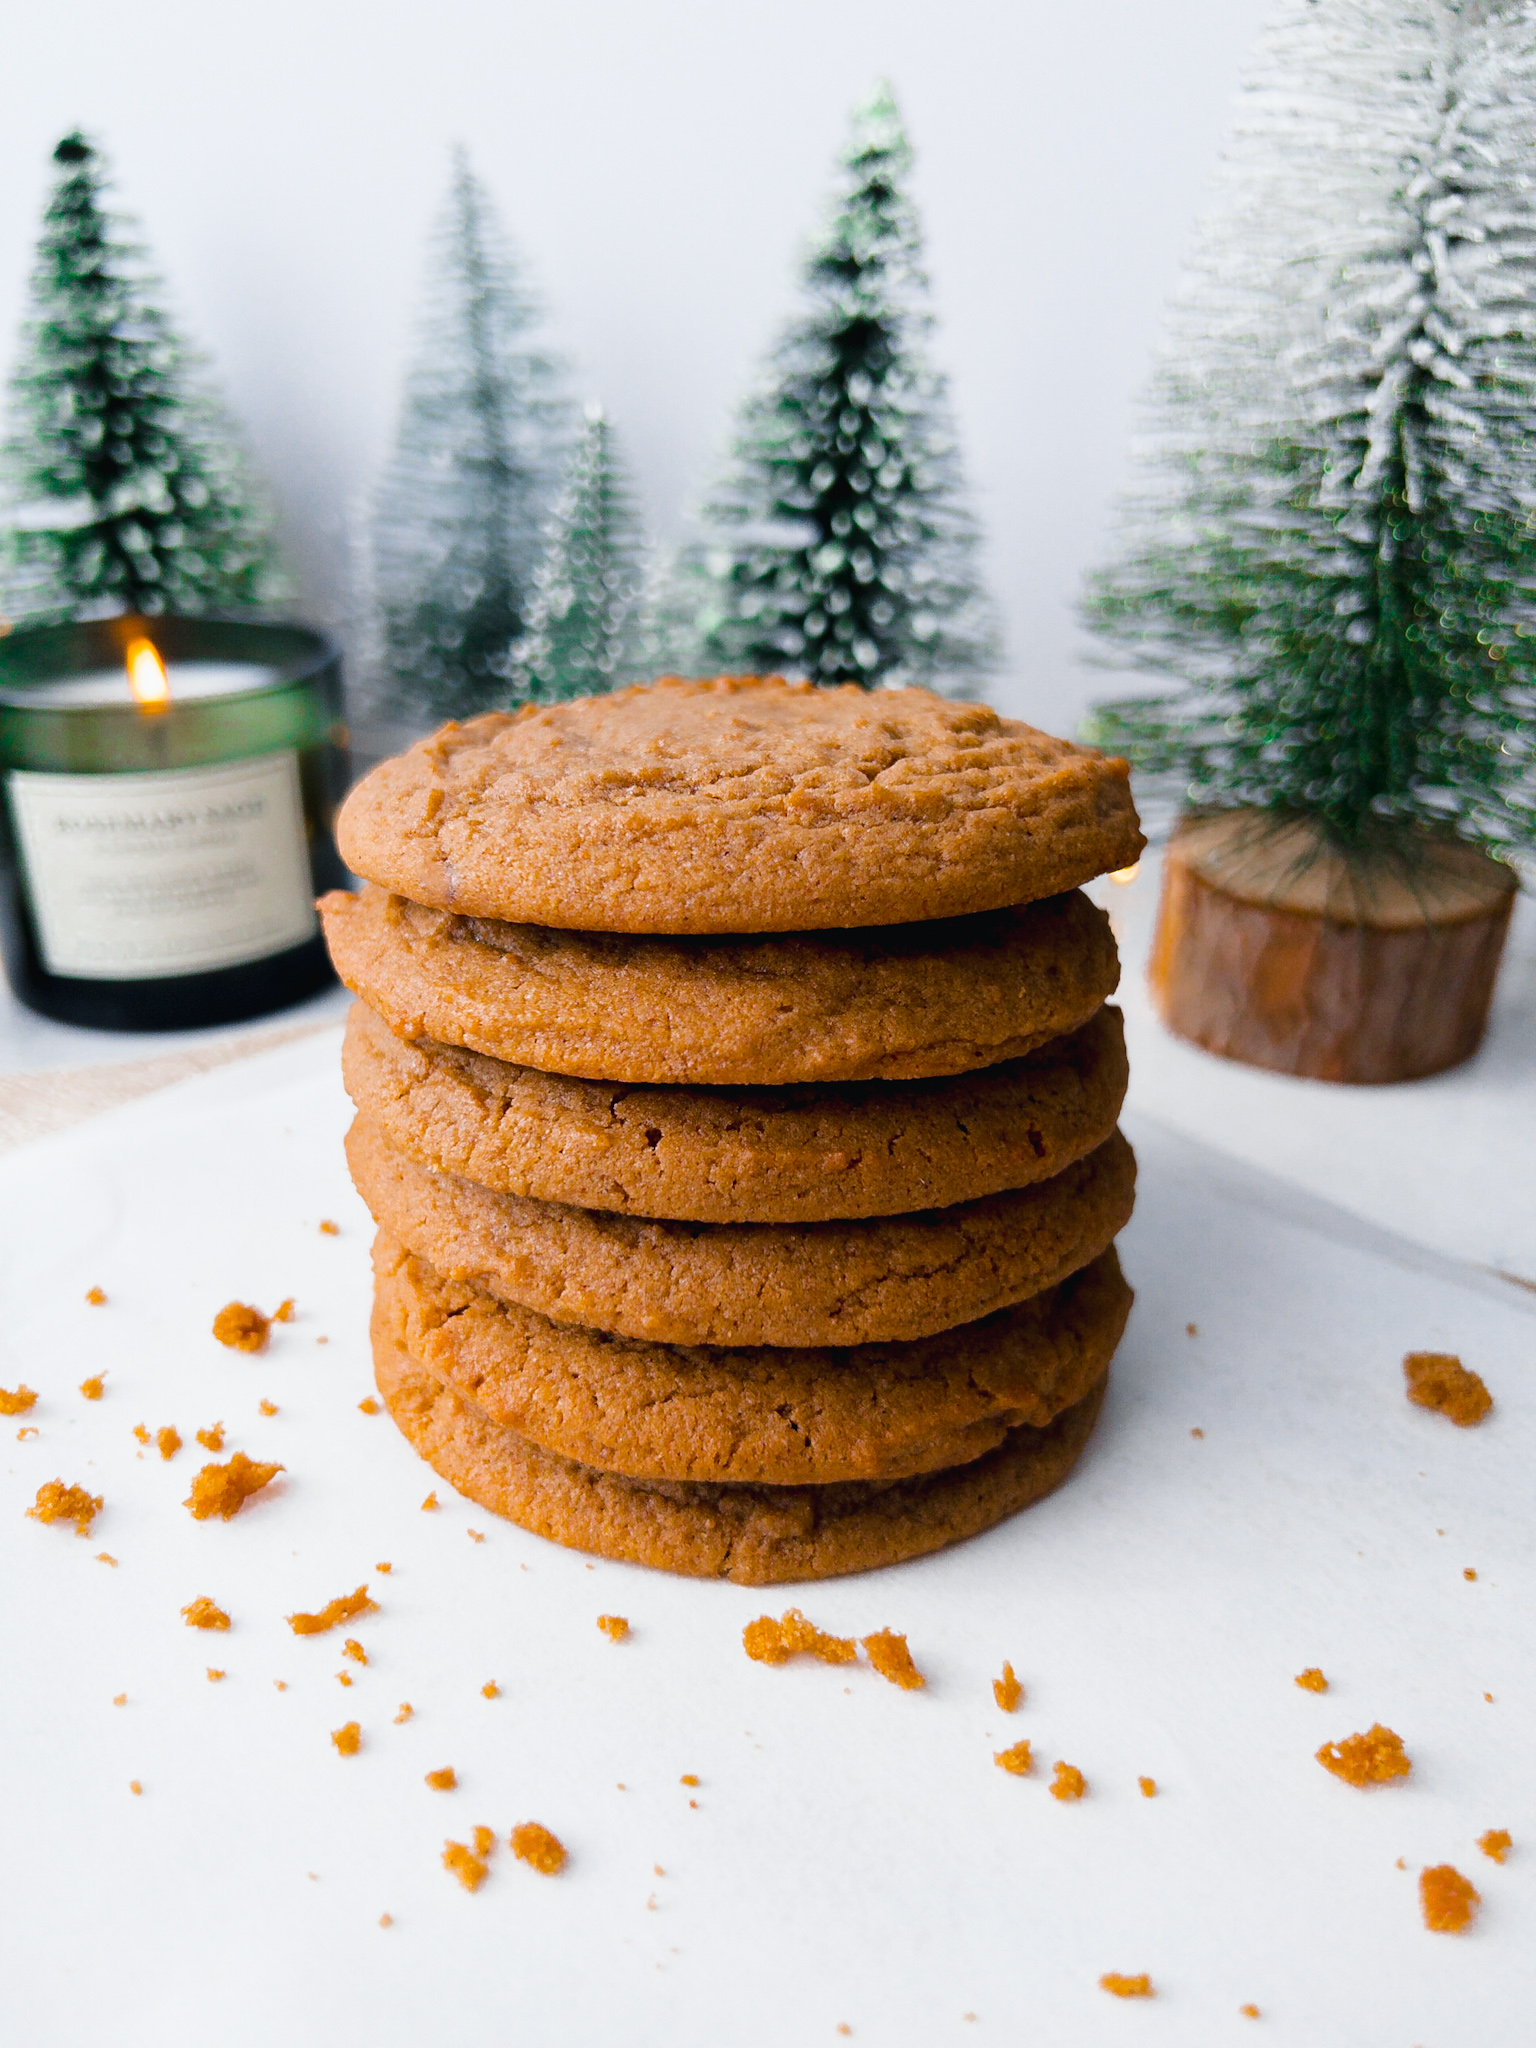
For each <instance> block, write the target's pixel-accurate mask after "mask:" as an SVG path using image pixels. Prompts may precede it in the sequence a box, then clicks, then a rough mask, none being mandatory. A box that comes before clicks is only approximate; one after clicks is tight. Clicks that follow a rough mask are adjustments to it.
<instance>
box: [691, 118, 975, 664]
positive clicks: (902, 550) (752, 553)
mask: <svg viewBox="0 0 1536 2048" xmlns="http://www.w3.org/2000/svg"><path fill="white" fill-rule="evenodd" d="M910 164H911V151H910V149H909V148H908V145H907V140H906V136H905V134H904V133H903V130H902V125H901V119H900V116H899V114H898V113H897V110H896V106H895V103H894V101H893V100H892V98H891V96H890V93H889V92H888V91H887V90H886V89H885V88H884V87H881V88H879V89H878V90H877V91H876V92H875V93H874V94H873V95H872V96H871V97H870V98H869V99H868V100H867V101H866V102H865V104H864V105H863V106H861V107H860V108H859V109H858V111H857V112H856V114H855V117H854V122H853V135H852V139H851V141H850V143H849V145H848V147H847V149H846V150H845V151H844V153H843V157H842V166H843V180H842V189H841V191H840V192H839V194H838V197H837V200H836V203H835V205H834V207H833V210H832V214H831V218H830V221H829V223H828V225H827V227H826V229H825V231H824V232H823V233H822V235H821V236H820V238H819V240H818V241H817V243H816V244H815V246H814V247H813V249H812V250H811V253H810V256H809V258H808V260H807V263H806V266H805V272H804V284H805V290H806V295H807V298H808V301H809V303H808V305H807V307H806V309H805V311H804V313H803V314H802V315H801V316H800V317H799V318H798V319H797V320H796V321H795V322H794V323H793V324H792V325H791V327H790V328H789V330H788V331H787V333H786V334H785V335H784V337H783V339H782V340H781V341H780V343H779V345H778V347H777V348H776V350H775V351H774V353H773V355H772V357H771V358H770V360H769V363H768V365H767V368H766V372H765V375H764V378H763V382H762V384H761V387H760V388H759V389H758V390H757V391H755V392H754V393H753V394H752V395H751V396H750V397H749V399H748V400H747V403H746V405H745V406H744V408H743V410H742V414H741V417H740V420H739V423H738V429H737V434H736V438H735V443H734V447H733V450H732V457H731V461H730V463H729V466H728V469H727V472H726V475H725V477H724V480H723V482H722V484H721V486H720V487H719V489H718V490H717V491H716V492H715V494H714V495H713V496H712V497H711V499H710V500H709V501H708V502H707V503H706V504H705V506H704V508H703V510H702V513H701V515H700V521H699V524H700V529H701V530H700V534H699V537H698V538H697V540H696V541H695V542H693V543H691V544H690V545H689V546H688V547H687V548H686V549H685V550H684V551H683V553H682V555H681V556H680V559H679V565H678V572H677V573H678V578H679V581H678V584H677V591H676V595H675V596H674V597H673V598H672V599H671V600H670V601H669V603H668V605H667V607H666V609H667V610H669V611H670V612H672V613H673V614H678V613H681V614H682V615H683V616H684V617H685V618H686V619H687V620H688V621H689V624H690V626H691V633H689V634H687V635H686V636H685V637H684V640H683V644H682V645H680V646H678V647H676V648H675V649H674V653H675V655H676V656H678V657H680V661H681V665H685V666H690V667H692V668H694V669H695V670H705V671H708V670H713V669H720V670H725V671H736V672H740V671H749V672H750V671H762V670H786V671H788V672H789V673H791V674H795V675H803V676H809V677H811V678H812V679H813V680H814V681H816V682H819V683H847V682H853V683H863V684H866V685H873V684H877V683H886V684H891V685H896V684H909V683H920V684H923V685H925V686H927V687H929V688H936V689H943V690H951V691H955V692H957V693H964V694H975V693H976V691H977V689H978V688H979V686H980V685H981V684H982V682H983V681H984V679H985V677H986V675H987V673H988V672H989V671H990V669H991V668H992V667H993V666H994V664H995V659H996V654H995V633H994V627H993V622H992V613H991V608H990V606H989V604H988V602H987V600H986V598H985V596H984V594H983V591H982V589H981V585H980V582H979V580H978V573H977V568H976V559H975V557H976V548H977V533H976V528H975V525H974V522H973V521H972V519H971V517H970V515H969V514H968V512H967V511H966V509H965V505H964V496H963V486H962V477H961V469H960V458H959V453H958V450H957V447H956V444H955V437H954V430H953V428H952V426H951V424H950V420H949V412H948V405H947V402H946V397H945V385H944V380H943V379H942V378H941V377H940V376H939V375H938V374H937V373H936V372H935V371H934V370H933V369H932V368H930V367H929V365H928V363H927V362H926V360H925V357H924V353H923V351H924V344H925V342H926V339H927V336H928V333H929V330H930V328H931V325H932V320H931V316H930V314H929V313H928V310H927V282H926V279H925V278H924V276H923V272H922V249H921V240H920V236H919V231H918V226H917V219H916V215H915V213H914V211H913V208H912V204H911V201H910V200H909V198H908V197H907V194H906V190H905V184H904V181H905V178H906V175H907V171H908V169H909V167H910Z"/></svg>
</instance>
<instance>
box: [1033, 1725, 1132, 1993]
mask: <svg viewBox="0 0 1536 2048" xmlns="http://www.w3.org/2000/svg"><path fill="white" fill-rule="evenodd" d="M1051 1770H1052V1777H1051V1782H1050V1786H1049V1788H1048V1789H1049V1791H1050V1795H1051V1797H1052V1798H1053V1799H1081V1798H1082V1796H1083V1794H1084V1793H1085V1792H1086V1791H1087V1790H1088V1780H1087V1779H1086V1778H1085V1777H1084V1776H1083V1774H1082V1772H1081V1771H1080V1770H1079V1769H1078V1768H1077V1765H1076V1764H1063V1763H1056V1764H1053V1765H1052V1766H1051ZM1129 1995H1130V1994H1129V1993H1122V1994H1121V1996H1122V1997H1128V1996H1129Z"/></svg>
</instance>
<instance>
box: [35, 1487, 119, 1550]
mask: <svg viewBox="0 0 1536 2048" xmlns="http://www.w3.org/2000/svg"><path fill="white" fill-rule="evenodd" d="M27 1513H28V1515H29V1516H30V1517H31V1519H32V1520H33V1521H34V1522H73V1523H74V1525H75V1534H76V1535H77V1536H89V1535H90V1533H91V1524H92V1522H94V1521H95V1519H96V1517H97V1516H98V1515H99V1514H100V1513H101V1495H100V1494H99V1493H87V1492H86V1490H85V1488H84V1487H83V1486H66V1485H65V1484H64V1482H63V1480H62V1479H49V1480H47V1481H45V1483H44V1484H43V1485H42V1486H40V1487H39V1488H38V1489H37V1499H36V1500H35V1501H33V1503H32V1505H31V1507H29V1508H28V1509H27Z"/></svg>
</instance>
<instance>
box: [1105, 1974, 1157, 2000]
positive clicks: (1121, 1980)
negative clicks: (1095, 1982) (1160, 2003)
mask: <svg viewBox="0 0 1536 2048" xmlns="http://www.w3.org/2000/svg"><path fill="white" fill-rule="evenodd" d="M1099 1989H1100V1990H1101V1991H1108V1992H1109V1993H1110V1994H1111V1995H1112V1996H1113V1997H1115V1998H1150V1997H1151V1996H1152V1979H1151V1978H1150V1977H1149V1976H1148V1975H1147V1974H1146V1972H1145V1971H1143V1972H1142V1973H1141V1975H1140V1976H1139V1977H1122V1976H1121V1975H1120V1972H1119V1971H1118V1970H1106V1971H1105V1973H1104V1975H1103V1976H1102V1977H1101V1978H1100V1979H1099Z"/></svg>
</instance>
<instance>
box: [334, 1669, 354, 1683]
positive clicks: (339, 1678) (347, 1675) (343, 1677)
mask: <svg viewBox="0 0 1536 2048" xmlns="http://www.w3.org/2000/svg"><path fill="white" fill-rule="evenodd" d="M336 1683H337V1684H338V1685H350V1684H351V1683H352V1674H351V1672H350V1671H338V1672H337V1674H336Z"/></svg>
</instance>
